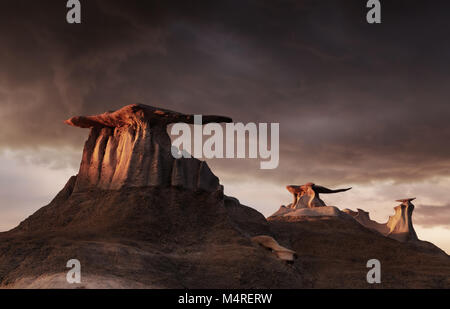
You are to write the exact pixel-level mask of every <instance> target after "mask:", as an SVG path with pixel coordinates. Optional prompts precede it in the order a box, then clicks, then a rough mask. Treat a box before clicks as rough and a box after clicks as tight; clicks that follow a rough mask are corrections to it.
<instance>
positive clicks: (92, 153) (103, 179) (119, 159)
mask: <svg viewBox="0 0 450 309" xmlns="http://www.w3.org/2000/svg"><path fill="white" fill-rule="evenodd" d="M231 121H232V120H231V119H230V118H228V117H222V116H203V124H206V123H210V122H231ZM177 122H184V123H188V124H192V123H193V122H194V116H193V115H186V114H182V113H178V112H174V111H170V110H166V109H161V108H156V107H152V106H148V105H142V104H133V105H128V106H125V107H123V108H122V109H120V110H118V111H115V112H108V113H104V114H101V115H96V116H78V117H73V118H71V119H69V120H66V121H65V123H67V124H68V125H71V126H75V127H80V128H90V129H91V132H90V135H89V139H88V140H87V142H86V144H85V146H84V151H83V159H82V162H81V166H80V171H79V174H78V176H77V180H76V184H75V188H74V192H78V191H83V190H86V189H91V188H99V189H104V190H118V189H121V188H126V187H146V186H163V187H169V186H174V187H182V188H186V189H189V190H194V191H196V190H204V191H208V192H214V191H216V190H218V189H220V185H219V179H218V178H217V177H216V176H215V175H214V174H213V173H212V172H211V170H210V169H209V167H208V165H207V164H206V163H205V162H203V161H200V160H197V159H195V158H191V159H186V158H182V159H174V158H173V156H172V154H171V141H170V137H169V135H168V133H167V126H168V125H169V124H171V123H177Z"/></svg>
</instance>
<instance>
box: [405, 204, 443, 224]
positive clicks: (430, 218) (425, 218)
mask: <svg viewBox="0 0 450 309" xmlns="http://www.w3.org/2000/svg"><path fill="white" fill-rule="evenodd" d="M414 223H415V224H418V225H421V226H423V227H434V226H443V227H446V228H450V205H443V206H425V205H419V207H416V209H415V213H414Z"/></svg>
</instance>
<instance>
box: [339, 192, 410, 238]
mask: <svg viewBox="0 0 450 309" xmlns="http://www.w3.org/2000/svg"><path fill="white" fill-rule="evenodd" d="M413 200H415V198H407V199H401V200H397V202H401V204H400V205H398V206H396V207H394V209H395V214H394V215H393V216H389V220H388V222H386V223H384V224H382V223H378V222H376V221H374V220H371V219H370V215H369V213H368V212H366V211H364V210H361V209H358V211H357V212H355V211H352V210H349V209H344V210H343V211H344V212H346V213H347V214H349V215H351V216H352V217H353V218H355V220H356V221H358V222H359V223H360V224H361V225H363V226H365V227H367V228H369V229H371V230H374V231H377V232H379V233H381V234H382V235H384V236H386V237H389V238H393V239H396V240H398V241H402V242H405V241H415V240H418V238H417V234H416V231H415V230H414V227H413V223H412V214H413V211H414V205H413V204H412V203H411V201H413Z"/></svg>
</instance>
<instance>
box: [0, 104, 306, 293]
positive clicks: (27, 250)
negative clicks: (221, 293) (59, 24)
mask: <svg viewBox="0 0 450 309" xmlns="http://www.w3.org/2000/svg"><path fill="white" fill-rule="evenodd" d="M202 118H203V123H207V122H230V121H231V119H230V118H227V117H220V116H203V117H202ZM174 122H185V123H189V124H190V123H192V122H193V116H192V115H185V114H180V113H177V112H172V111H168V110H165V109H160V108H155V107H151V106H146V105H130V106H126V107H124V108H122V109H120V110H118V111H116V112H109V113H105V114H102V115H97V116H87V117H83V116H80V117H74V118H71V119H69V120H67V121H66V123H67V124H69V125H72V126H76V127H81V128H90V135H89V138H88V140H87V142H86V144H85V147H84V150H83V157H82V162H81V165H80V170H79V174H78V175H77V176H73V177H71V178H70V179H69V181H68V182H67V184H66V186H65V187H64V188H63V189H62V190H61V191H60V192H59V193H58V195H57V196H56V197H55V198H54V199H53V200H52V201H51V202H50V204H49V205H47V206H45V207H42V208H41V209H39V210H38V211H36V212H35V213H34V214H33V215H31V216H30V217H28V218H27V219H26V220H24V221H23V222H21V223H20V225H19V226H18V227H16V228H15V229H13V230H11V231H8V232H5V233H0V288H2V287H7V288H30V287H41V288H72V287H76V288H83V287H85V288H89V287H97V288H109V287H116V288H133V287H137V288H142V287H144V288H246V287H250V286H251V287H254V288H270V287H273V286H274V282H276V283H275V286H276V287H278V288H288V287H290V286H292V284H294V285H295V286H303V285H304V284H305V283H304V282H305V281H304V278H303V277H302V276H300V275H299V274H298V273H296V272H295V271H294V270H295V267H296V264H295V263H294V264H293V265H292V267H290V268H287V267H286V265H285V263H283V261H282V260H280V257H282V258H283V259H285V255H286V254H288V250H289V249H286V250H283V253H280V254H281V255H273V254H272V253H270V252H267V250H265V249H264V248H261V246H260V245H258V244H257V243H255V242H254V241H252V237H255V236H258V235H267V237H272V238H273V237H276V236H275V235H273V233H272V232H271V230H270V227H269V224H268V222H267V220H266V219H265V218H264V216H263V215H262V214H260V213H259V212H258V211H256V210H254V209H252V208H250V207H247V206H244V205H241V204H240V202H239V201H238V200H237V199H235V198H232V197H227V196H224V193H223V187H222V186H221V185H220V183H219V179H218V178H217V177H216V176H215V175H214V174H213V173H212V172H211V171H210V169H209V167H208V165H207V164H206V163H205V162H202V161H199V160H197V159H194V158H191V159H187V158H186V159H185V158H183V159H174V158H173V157H172V153H171V142H170V138H169V136H168V134H167V132H166V127H167V125H168V124H170V123H174ZM274 241H275V239H274ZM275 242H276V241H275ZM291 255H292V254H291ZM74 258H75V259H78V260H79V261H80V262H81V264H82V272H83V275H82V278H84V279H82V280H83V283H82V284H81V285H78V286H71V285H69V284H68V283H67V282H66V280H65V278H66V273H67V269H66V263H67V261H68V260H70V259H74Z"/></svg>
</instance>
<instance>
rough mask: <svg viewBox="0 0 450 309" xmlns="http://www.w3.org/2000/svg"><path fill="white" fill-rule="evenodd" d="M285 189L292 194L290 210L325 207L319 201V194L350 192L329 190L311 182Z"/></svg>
mask: <svg viewBox="0 0 450 309" xmlns="http://www.w3.org/2000/svg"><path fill="white" fill-rule="evenodd" d="M286 189H287V190H288V191H289V192H291V193H292V195H293V196H294V201H293V203H292V204H291V206H290V208H294V209H299V208H314V207H324V206H327V205H326V204H325V202H324V201H323V200H321V199H320V196H319V194H320V193H323V194H330V193H339V192H345V191H348V190H350V189H351V188H347V189H338V190H331V189H328V188H325V187H322V186H318V185H316V184H314V183H312V182H309V183H307V184H304V185H301V186H295V185H290V186H287V187H286Z"/></svg>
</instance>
